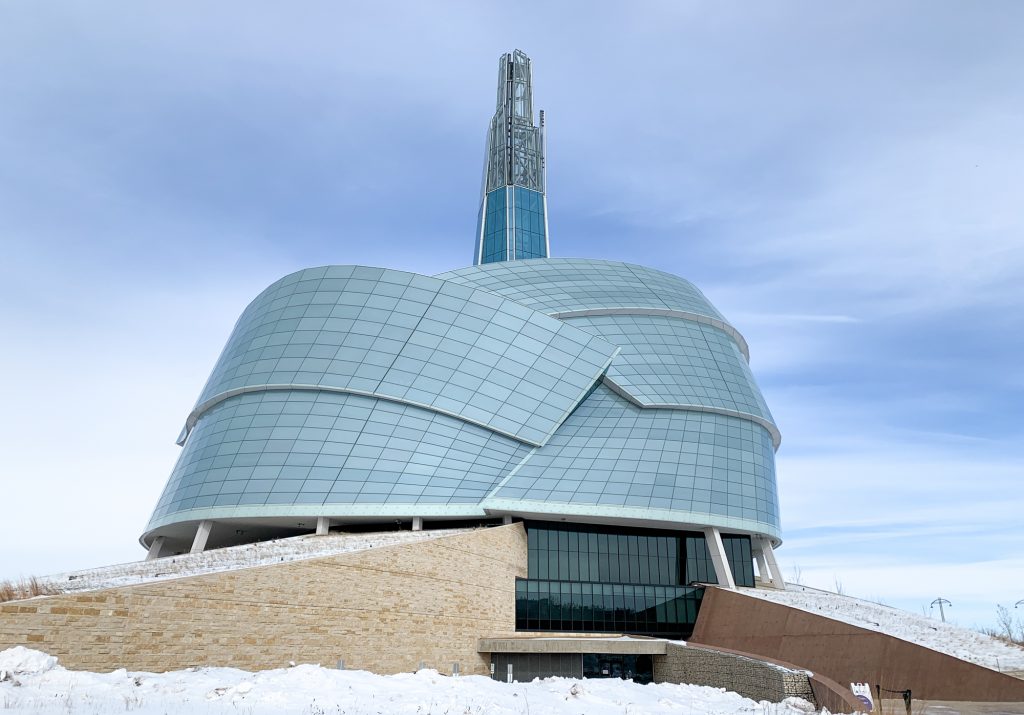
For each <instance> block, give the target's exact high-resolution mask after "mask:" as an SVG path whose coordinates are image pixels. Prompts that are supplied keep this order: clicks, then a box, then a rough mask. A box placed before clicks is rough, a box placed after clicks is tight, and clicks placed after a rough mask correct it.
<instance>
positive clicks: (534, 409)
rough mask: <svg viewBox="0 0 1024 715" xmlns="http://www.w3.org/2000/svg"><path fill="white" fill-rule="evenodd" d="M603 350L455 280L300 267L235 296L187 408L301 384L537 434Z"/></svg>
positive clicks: (569, 401) (542, 434)
mask: <svg viewBox="0 0 1024 715" xmlns="http://www.w3.org/2000/svg"><path fill="white" fill-rule="evenodd" d="M614 352H615V346H613V345H611V344H610V343H607V342H605V341H603V340H601V339H600V338H599V337H597V336H595V335H593V334H592V333H588V332H586V331H583V330H580V329H578V328H575V327H573V326H570V325H568V324H567V323H565V322H563V321H559V320H555V319H552V318H549V317H547V316H545V315H542V314H539V313H537V312H535V311H532V310H530V309H528V308H524V307H523V306H520V305H518V304H517V303H514V302H513V301H510V300H505V299H502V298H498V297H496V296H493V295H490V294H488V293H485V292H483V291H479V290H473V289H471V288H468V287H466V286H460V285H455V284H451V283H448V282H446V281H442V280H438V279H436V278H428V277H426V276H420V275H417V274H415V273H405V272H403V271H390V270H384V269H380V268H364V267H360V266H327V267H323V268H311V269H307V270H304V271H300V272H298V273H293V274H292V275H290V276H287V277H285V278H283V279H281V280H280V281H278V282H277V283H275V284H273V285H272V286H271V287H270V288H268V289H267V290H266V291H264V292H263V293H262V294H260V296H259V297H257V298H256V300H254V301H253V302H252V303H251V304H250V305H249V307H248V308H246V310H245V312H244V313H243V314H242V317H241V318H240V319H239V321H238V324H237V325H236V326H235V329H234V331H233V332H232V334H231V337H230V338H229V339H228V343H227V346H226V347H225V348H224V352H223V353H222V354H221V357H220V359H219V360H218V362H217V366H216V367H215V368H214V370H213V374H212V375H211V376H210V379H209V380H208V382H207V384H206V387H205V388H204V389H203V392H202V395H201V396H200V398H199V403H198V405H197V412H201V411H202V409H203V406H204V404H206V403H208V402H209V401H211V400H214V399H216V398H217V397H218V396H222V395H225V394H230V393H231V392H232V391H237V390H239V389H248V390H252V389H258V388H264V387H267V386H285V387H292V386H303V387H306V388H321V389H327V390H338V391H346V392H352V393H357V394H364V395H372V396H379V397H384V398H390V399H393V400H398V401H401V402H404V403H409V404H414V405H418V406H424V407H427V408H433V409H435V410H438V411H444V412H446V413H448V414H453V415H456V416H458V417H461V418H463V419H465V420H470V421H473V422H475V423H477V424H482V425H484V426H486V427H488V428H490V429H492V430H494V431H498V432H501V433H504V434H507V435H510V436H513V437H515V438H517V439H520V440H521V441H524V442H527V443H530V444H540V443H542V442H543V441H544V440H545V439H546V438H547V436H548V435H549V434H550V433H551V432H552V431H553V430H554V429H555V428H556V427H557V426H558V423H559V421H560V420H561V419H562V418H563V417H564V416H565V414H566V413H567V412H568V411H569V410H571V409H572V408H573V407H574V406H575V405H576V404H577V403H578V402H579V401H580V399H581V398H582V397H583V395H584V394H585V393H586V391H587V390H589V389H590V388H591V387H592V386H593V384H594V381H595V380H597V379H598V377H599V376H600V374H601V373H602V372H603V371H604V370H605V368H606V366H607V364H608V361H609V360H610V358H611V356H612V354H613V353H614Z"/></svg>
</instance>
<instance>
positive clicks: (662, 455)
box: [488, 363, 778, 531]
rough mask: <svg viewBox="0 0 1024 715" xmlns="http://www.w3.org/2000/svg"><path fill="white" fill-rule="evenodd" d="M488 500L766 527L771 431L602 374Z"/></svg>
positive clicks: (774, 518) (774, 501)
mask: <svg viewBox="0 0 1024 715" xmlns="http://www.w3.org/2000/svg"><path fill="white" fill-rule="evenodd" d="M613 364H614V363H613ZM488 504H490V505H493V506H494V507H498V506H501V507H502V508H507V509H508V510H510V511H511V510H515V509H516V508H518V509H520V510H522V511H527V512H532V513H551V514H560V513H590V514H593V515H607V516H612V515H632V514H636V515H637V516H638V517H641V518H642V516H643V515H645V514H646V515H649V517H650V518H654V516H655V513H660V514H664V515H665V517H666V518H668V519H672V520H678V521H683V522H686V523H691V524H709V523H717V524H718V525H720V526H722V527H724V528H734V529H743V530H751V531H765V530H766V525H769V524H777V523H778V496H777V494H776V486H775V459H774V448H773V443H772V436H771V434H770V433H769V432H768V430H766V429H765V428H764V427H762V426H761V425H759V424H756V423H754V422H751V421H749V420H744V419H741V418H738V417H732V416H727V415H720V414H714V413H711V412H694V411H687V410H670V409H666V410H660V409H657V410H652V409H643V408H641V407H637V406H636V405H634V404H632V403H630V402H629V401H628V400H626V399H624V398H623V397H620V396H619V395H618V394H616V393H615V392H613V391H612V390H610V389H609V388H608V387H606V386H605V385H604V384H601V385H598V387H597V389H596V390H594V392H593V394H591V395H590V396H589V397H588V398H587V399H586V400H585V401H584V402H583V404H581V405H580V406H579V408H577V409H576V411H575V412H573V413H572V415H570V416H569V417H568V418H567V419H566V420H565V422H564V423H563V424H562V426H561V427H560V428H559V429H558V431H557V432H556V433H555V434H554V435H553V436H552V438H551V439H550V440H548V442H547V444H545V445H544V446H543V447H540V448H538V449H536V450H535V451H533V452H532V453H531V454H530V456H529V458H528V459H527V460H526V461H525V462H524V463H523V464H522V465H520V467H519V468H518V469H517V470H516V471H515V472H514V473H513V474H511V475H510V476H509V477H508V478H507V479H506V480H504V481H503V482H502V483H501V484H500V485H499V486H498V487H496V488H495V490H494V492H493V493H492V494H491V495H490V496H489V497H488ZM584 505H590V508H589V509H587V510H585V507H584ZM573 510H576V511H575V512H574V511H573ZM625 510H635V511H625Z"/></svg>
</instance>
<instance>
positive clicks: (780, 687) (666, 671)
mask: <svg viewBox="0 0 1024 715" xmlns="http://www.w3.org/2000/svg"><path fill="white" fill-rule="evenodd" d="M654 679H655V681H657V682H659V683H690V684H693V685H709V686H712V687H716V688H726V689H728V690H734V691H736V692H737V693H739V694H740V695H742V696H744V697H747V698H751V699H753V700H757V701H761V700H767V701H768V702H772V703H778V702H781V701H782V700H785V699H786V698H789V697H799V698H804V699H805V700H809V701H811V702H812V703H813V702H814V693H813V692H812V690H811V683H810V680H809V678H808V674H807V673H806V672H805V671H801V670H791V669H789V668H784V667H782V666H778V665H774V664H772V663H766V662H764V661H761V660H755V659H753V658H747V657H745V656H742V655H737V654H734V653H725V652H722V651H718V650H714V649H710V648H700V647H698V646H693V645H689V644H681V643H669V644H668V646H667V648H666V651H665V655H656V656H654Z"/></svg>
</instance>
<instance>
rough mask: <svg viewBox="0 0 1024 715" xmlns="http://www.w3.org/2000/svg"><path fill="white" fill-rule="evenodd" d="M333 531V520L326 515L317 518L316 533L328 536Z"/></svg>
mask: <svg viewBox="0 0 1024 715" xmlns="http://www.w3.org/2000/svg"><path fill="white" fill-rule="evenodd" d="M330 531H331V520H330V519H328V518H327V517H326V516H318V517H317V518H316V535H317V536H327V534H329V533H330Z"/></svg>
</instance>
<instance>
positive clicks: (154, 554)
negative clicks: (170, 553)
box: [146, 536, 164, 561]
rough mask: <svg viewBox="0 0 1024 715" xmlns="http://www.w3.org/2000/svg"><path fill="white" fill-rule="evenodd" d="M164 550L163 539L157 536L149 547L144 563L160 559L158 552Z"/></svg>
mask: <svg viewBox="0 0 1024 715" xmlns="http://www.w3.org/2000/svg"><path fill="white" fill-rule="evenodd" d="M163 549H164V537H162V536H158V537H156V538H155V539H153V543H152V544H150V545H149V553H148V554H146V561H152V560H153V559H158V558H160V552H161V551H163Z"/></svg>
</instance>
